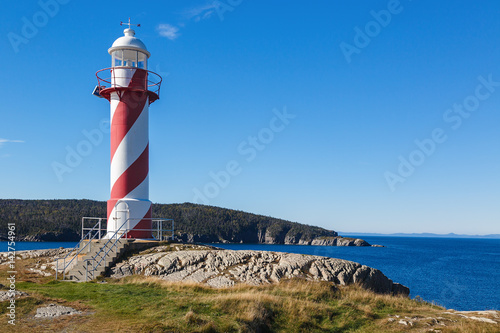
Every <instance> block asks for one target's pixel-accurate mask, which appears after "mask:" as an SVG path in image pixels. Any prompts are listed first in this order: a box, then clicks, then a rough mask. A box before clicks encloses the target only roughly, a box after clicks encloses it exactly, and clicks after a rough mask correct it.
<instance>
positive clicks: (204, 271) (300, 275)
mask: <svg viewBox="0 0 500 333" xmlns="http://www.w3.org/2000/svg"><path fill="white" fill-rule="evenodd" d="M173 246H174V248H172V247H171V246H169V245H166V246H159V247H156V248H153V249H150V250H147V251H143V252H142V253H140V254H139V255H136V256H133V257H131V258H129V259H128V260H125V261H123V262H120V263H118V264H117V265H116V266H115V267H114V268H113V269H112V273H111V277H113V278H121V277H125V276H129V275H133V274H142V275H145V276H156V277H158V278H161V279H163V280H167V281H193V282H197V283H204V284H207V285H209V286H212V287H217V288H219V287H232V286H234V285H236V284H240V283H245V284H250V285H261V284H269V283H277V282H279V281H280V280H282V279H292V278H296V279H304V280H310V281H329V282H333V283H334V284H337V285H348V284H359V285H361V286H362V287H363V288H365V289H369V290H372V291H374V292H377V293H390V294H403V295H408V294H409V292H410V291H409V289H408V288H407V287H405V286H403V285H400V284H399V283H394V282H392V280H390V279H389V278H387V277H386V276H385V275H384V274H383V273H382V272H381V271H379V270H378V269H374V268H371V267H368V266H365V265H361V264H358V263H355V262H352V261H347V260H341V259H333V258H327V257H320V256H313V255H303V254H292V253H280V252H268V251H250V250H243V251H233V250H221V249H200V250H196V249H195V250H191V251H185V250H182V248H181V249H180V250H179V248H177V250H179V251H176V250H175V249H176V246H175V245H173ZM172 250H174V251H172Z"/></svg>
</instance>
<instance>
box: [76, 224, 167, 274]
mask: <svg viewBox="0 0 500 333" xmlns="http://www.w3.org/2000/svg"><path fill="white" fill-rule="evenodd" d="M131 220H141V221H142V220H150V221H152V222H157V223H158V222H159V223H158V224H159V226H158V227H157V230H156V231H157V232H158V235H157V237H158V238H159V240H162V238H163V235H162V234H163V231H171V232H172V236H171V237H172V240H173V239H174V220H173V219H158V218H157V219H155V218H130V217H129V218H127V219H126V220H125V222H123V224H122V225H121V226H120V228H118V229H117V230H116V231H115V232H114V233H113V235H111V237H109V239H108V241H107V242H106V243H104V245H102V246H101V250H100V251H99V252H97V253H96V254H95V255H94V256H93V257H92V258H89V259H86V260H85V261H84V262H85V282H86V281H87V280H88V278H89V270H88V266H89V262H91V266H92V267H91V270H90V273H91V274H92V278H91V280H93V279H94V278H95V271H96V270H97V268H99V266H100V265H101V263H102V261H103V260H105V259H106V258H107V257H108V253H109V251H111V250H112V249H113V248H114V249H115V251H114V253H115V254H116V253H117V252H118V245H117V244H118V241H120V240H121V239H122V238H125V239H127V235H128V233H129V231H153V230H154V229H135V228H132V229H122V228H123V227H124V226H125V224H126V223H128V222H129V221H131ZM163 221H165V222H166V221H172V229H171V230H170V229H166V230H163ZM113 240H114V241H113ZM110 242H111V246H110V247H109V248H107V247H108V244H109V243H110ZM106 248H107V250H106ZM104 251H105V252H104ZM102 252H104V255H103V256H102V257H101V256H100V254H101V253H102ZM98 258H99V261H97V260H98Z"/></svg>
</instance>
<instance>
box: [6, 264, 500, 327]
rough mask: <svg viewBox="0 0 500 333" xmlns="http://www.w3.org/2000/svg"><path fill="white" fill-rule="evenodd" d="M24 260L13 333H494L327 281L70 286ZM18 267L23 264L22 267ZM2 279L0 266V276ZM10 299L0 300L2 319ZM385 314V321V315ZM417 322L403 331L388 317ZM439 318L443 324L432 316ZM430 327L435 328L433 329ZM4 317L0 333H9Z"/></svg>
mask: <svg viewBox="0 0 500 333" xmlns="http://www.w3.org/2000/svg"><path fill="white" fill-rule="evenodd" d="M34 264H36V261H33V260H31V259H30V260H23V261H22V263H21V264H20V265H19V266H20V267H19V268H18V282H17V289H18V290H22V291H25V292H27V293H29V294H30V296H29V297H24V298H21V299H18V300H17V302H16V315H17V325H16V327H15V328H16V331H19V332H23V333H29V332H37V333H38V332H118V331H119V332H401V331H407V330H409V331H415V332H427V331H429V328H435V329H439V330H441V332H498V331H499V330H498V328H499V326H498V325H493V324H488V323H482V322H477V321H473V320H468V319H464V318H461V317H458V316H454V315H447V314H443V312H445V309H443V308H441V307H438V306H435V305H432V304H429V303H426V302H422V301H418V300H411V299H408V298H405V297H395V296H389V295H379V294H374V293H372V292H370V291H366V290H364V289H362V288H360V287H358V286H349V287H342V288H336V287H335V286H333V285H332V284H330V283H326V282H307V281H304V280H288V281H284V282H282V283H280V284H274V285H264V286H257V287H255V286H246V285H238V286H236V287H233V288H228V289H213V288H210V287H206V286H203V285H199V284H195V283H172V282H166V281H163V280H159V279H157V278H153V277H144V276H131V277H128V278H124V279H122V280H113V279H106V280H105V282H106V283H97V282H95V281H94V282H88V283H73V282H60V281H53V279H52V280H51V279H50V278H49V279H47V278H36V277H35V276H33V275H32V274H30V273H29V271H27V267H29V266H30V265H34ZM23 265H25V266H23ZM5 274H6V270H5V268H4V267H3V266H2V267H0V278H2V279H3V277H4V276H5ZM50 303H58V304H61V305H65V306H70V307H73V308H75V309H77V310H80V311H82V312H83V314H81V315H75V316H62V317H59V318H54V319H37V318H34V314H35V313H36V309H37V308H38V307H40V306H43V305H47V304H50ZM8 304H9V302H2V303H0V313H1V314H2V316H1V317H2V318H6V313H7V310H8V309H7V306H8ZM391 316H392V317H391ZM395 316H399V318H404V317H405V316H407V317H412V318H415V317H418V318H420V320H419V321H417V322H416V323H415V324H414V326H412V327H409V326H408V327H407V326H403V325H401V324H399V323H398V320H399V319H397V320H392V321H391V320H390V319H391V318H396V317H395ZM431 317H432V318H438V317H442V319H440V321H441V322H442V323H445V325H446V326H436V325H434V324H435V323H433V320H432V318H431ZM433 325H434V326H433ZM11 331H12V326H10V325H8V323H7V320H6V319H4V320H1V321H0V332H11Z"/></svg>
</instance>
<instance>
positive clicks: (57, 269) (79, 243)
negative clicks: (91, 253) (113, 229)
mask: <svg viewBox="0 0 500 333" xmlns="http://www.w3.org/2000/svg"><path fill="white" fill-rule="evenodd" d="M98 225H99V232H98V233H96V234H94V236H92V238H90V233H91V232H92V231H94V229H95V227H96V226H98ZM82 226H83V219H82ZM82 230H83V228H82ZM100 234H101V219H99V222H97V223H96V224H95V225H94V227H93V228H92V229H91V230H90V231H89V232H87V234H86V235H85V236H84V237H82V239H81V240H80V242H78V244H76V245H75V247H74V248H73V249H72V250H71V251H70V252H69V253H68V254H67V255H66V256H65V257H64V258H58V259H56V280H57V273H58V272H59V260H63V280H64V279H65V278H66V268H67V267H68V266H69V265H71V263H72V262H73V260H75V258H77V257H78V255H79V254H80V253H81V252H82V251H83V250H84V249H85V248H86V247H87V246H90V244H91V242H92V240H93V239H94V238H95V237H96V235H100ZM82 235H83V232H82ZM87 236H89V240H88V243H87V244H85V246H84V247H82V248H81V249H80V251H78V252H77V253H76V254H75V255H74V256H73V258H72V259H71V260H70V262H68V264H67V265H66V258H68V257H69V255H70V254H71V253H73V252H74V251H76V249H77V248H79V247H80V245H81V244H82V242H83V241H84V240H86V238H87ZM99 238H100V236H99Z"/></svg>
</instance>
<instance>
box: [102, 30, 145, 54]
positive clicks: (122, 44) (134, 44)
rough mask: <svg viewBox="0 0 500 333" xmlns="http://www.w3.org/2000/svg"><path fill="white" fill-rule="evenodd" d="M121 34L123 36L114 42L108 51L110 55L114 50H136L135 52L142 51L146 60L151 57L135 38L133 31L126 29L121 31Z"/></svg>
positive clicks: (141, 43)
mask: <svg viewBox="0 0 500 333" xmlns="http://www.w3.org/2000/svg"><path fill="white" fill-rule="evenodd" d="M123 33H124V35H125V36H122V37H120V38H118V39H117V40H115V42H114V43H113V45H111V47H110V48H109V50H108V53H109V54H111V53H112V52H113V51H116V50H120V49H121V50H123V49H127V50H137V51H142V52H143V53H145V54H147V56H148V58H149V56H150V55H151V54H150V53H149V52H148V50H147V48H146V45H144V43H143V42H142V41H141V40H140V39H139V38H137V37H135V31H134V30H132V29H130V28H128V29H125V30H123Z"/></svg>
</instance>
